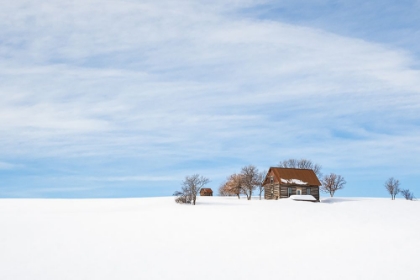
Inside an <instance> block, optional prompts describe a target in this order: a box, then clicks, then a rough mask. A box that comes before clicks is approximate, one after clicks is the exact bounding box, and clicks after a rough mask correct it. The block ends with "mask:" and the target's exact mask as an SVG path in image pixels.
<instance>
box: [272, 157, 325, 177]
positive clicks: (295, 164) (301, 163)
mask: <svg viewBox="0 0 420 280" xmlns="http://www.w3.org/2000/svg"><path fill="white" fill-rule="evenodd" d="M278 166H279V167H284V168H298V169H312V170H313V171H314V172H315V174H316V176H317V177H318V178H321V177H322V173H321V169H322V166H321V165H319V164H316V163H313V162H312V161H311V160H309V159H304V158H303V159H293V158H291V159H287V160H283V161H281V162H280V163H279V164H278Z"/></svg>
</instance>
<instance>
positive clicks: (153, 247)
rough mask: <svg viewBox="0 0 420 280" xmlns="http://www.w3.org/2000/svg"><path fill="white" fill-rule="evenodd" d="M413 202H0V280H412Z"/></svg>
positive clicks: (418, 226)
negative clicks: (181, 203) (192, 203)
mask: <svg viewBox="0 0 420 280" xmlns="http://www.w3.org/2000/svg"><path fill="white" fill-rule="evenodd" d="M419 216H420V202H418V201H405V200H397V201H391V200H390V199H358V198H353V199H352V198H346V199H325V200H324V201H323V202H321V203H310V202H296V201H290V200H280V201H264V200H262V201H258V200H252V201H246V200H238V199H237V198H224V197H199V199H198V205H196V206H190V205H178V204H175V203H174V198H173V197H168V198H140V199H92V200H90V199H80V200H64V199H54V200H53V199H51V200H41V199H31V200H29V199H28V200H26V199H21V200H15V199H2V200H0V227H1V229H0V279H2V280H23V279H31V280H34V279H37V280H38V279H39V280H57V279H60V280H64V279H72V280H81V279H88V280H94V279H98V280H99V279H100V280H108V279H124V280H128V279H147V280H152V279H161V280H163V279H185V280H188V279H203V280H204V279H212V280H213V279H218V280H224V279H226V280H234V279H241V280H244V279H264V280H265V279H351V280H355V279H380V280H385V279H404V280H408V279H420V269H419V266H418V264H419V259H420V217H419Z"/></svg>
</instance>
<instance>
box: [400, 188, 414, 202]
mask: <svg viewBox="0 0 420 280" xmlns="http://www.w3.org/2000/svg"><path fill="white" fill-rule="evenodd" d="M401 194H402V196H403V197H404V198H405V199H407V200H413V199H414V194H413V193H412V192H411V191H410V190H409V189H406V190H401Z"/></svg>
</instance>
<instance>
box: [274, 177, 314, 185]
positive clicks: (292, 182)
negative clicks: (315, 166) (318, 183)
mask: <svg viewBox="0 0 420 280" xmlns="http://www.w3.org/2000/svg"><path fill="white" fill-rule="evenodd" d="M281 182H282V183H285V184H296V185H307V184H308V182H303V181H301V180H299V179H283V178H282V179H281Z"/></svg>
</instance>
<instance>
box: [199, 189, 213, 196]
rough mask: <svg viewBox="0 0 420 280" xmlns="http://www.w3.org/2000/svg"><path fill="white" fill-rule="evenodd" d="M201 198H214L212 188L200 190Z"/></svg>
mask: <svg viewBox="0 0 420 280" xmlns="http://www.w3.org/2000/svg"><path fill="white" fill-rule="evenodd" d="M200 196H213V191H212V189H210V188H202V189H201V190H200Z"/></svg>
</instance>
